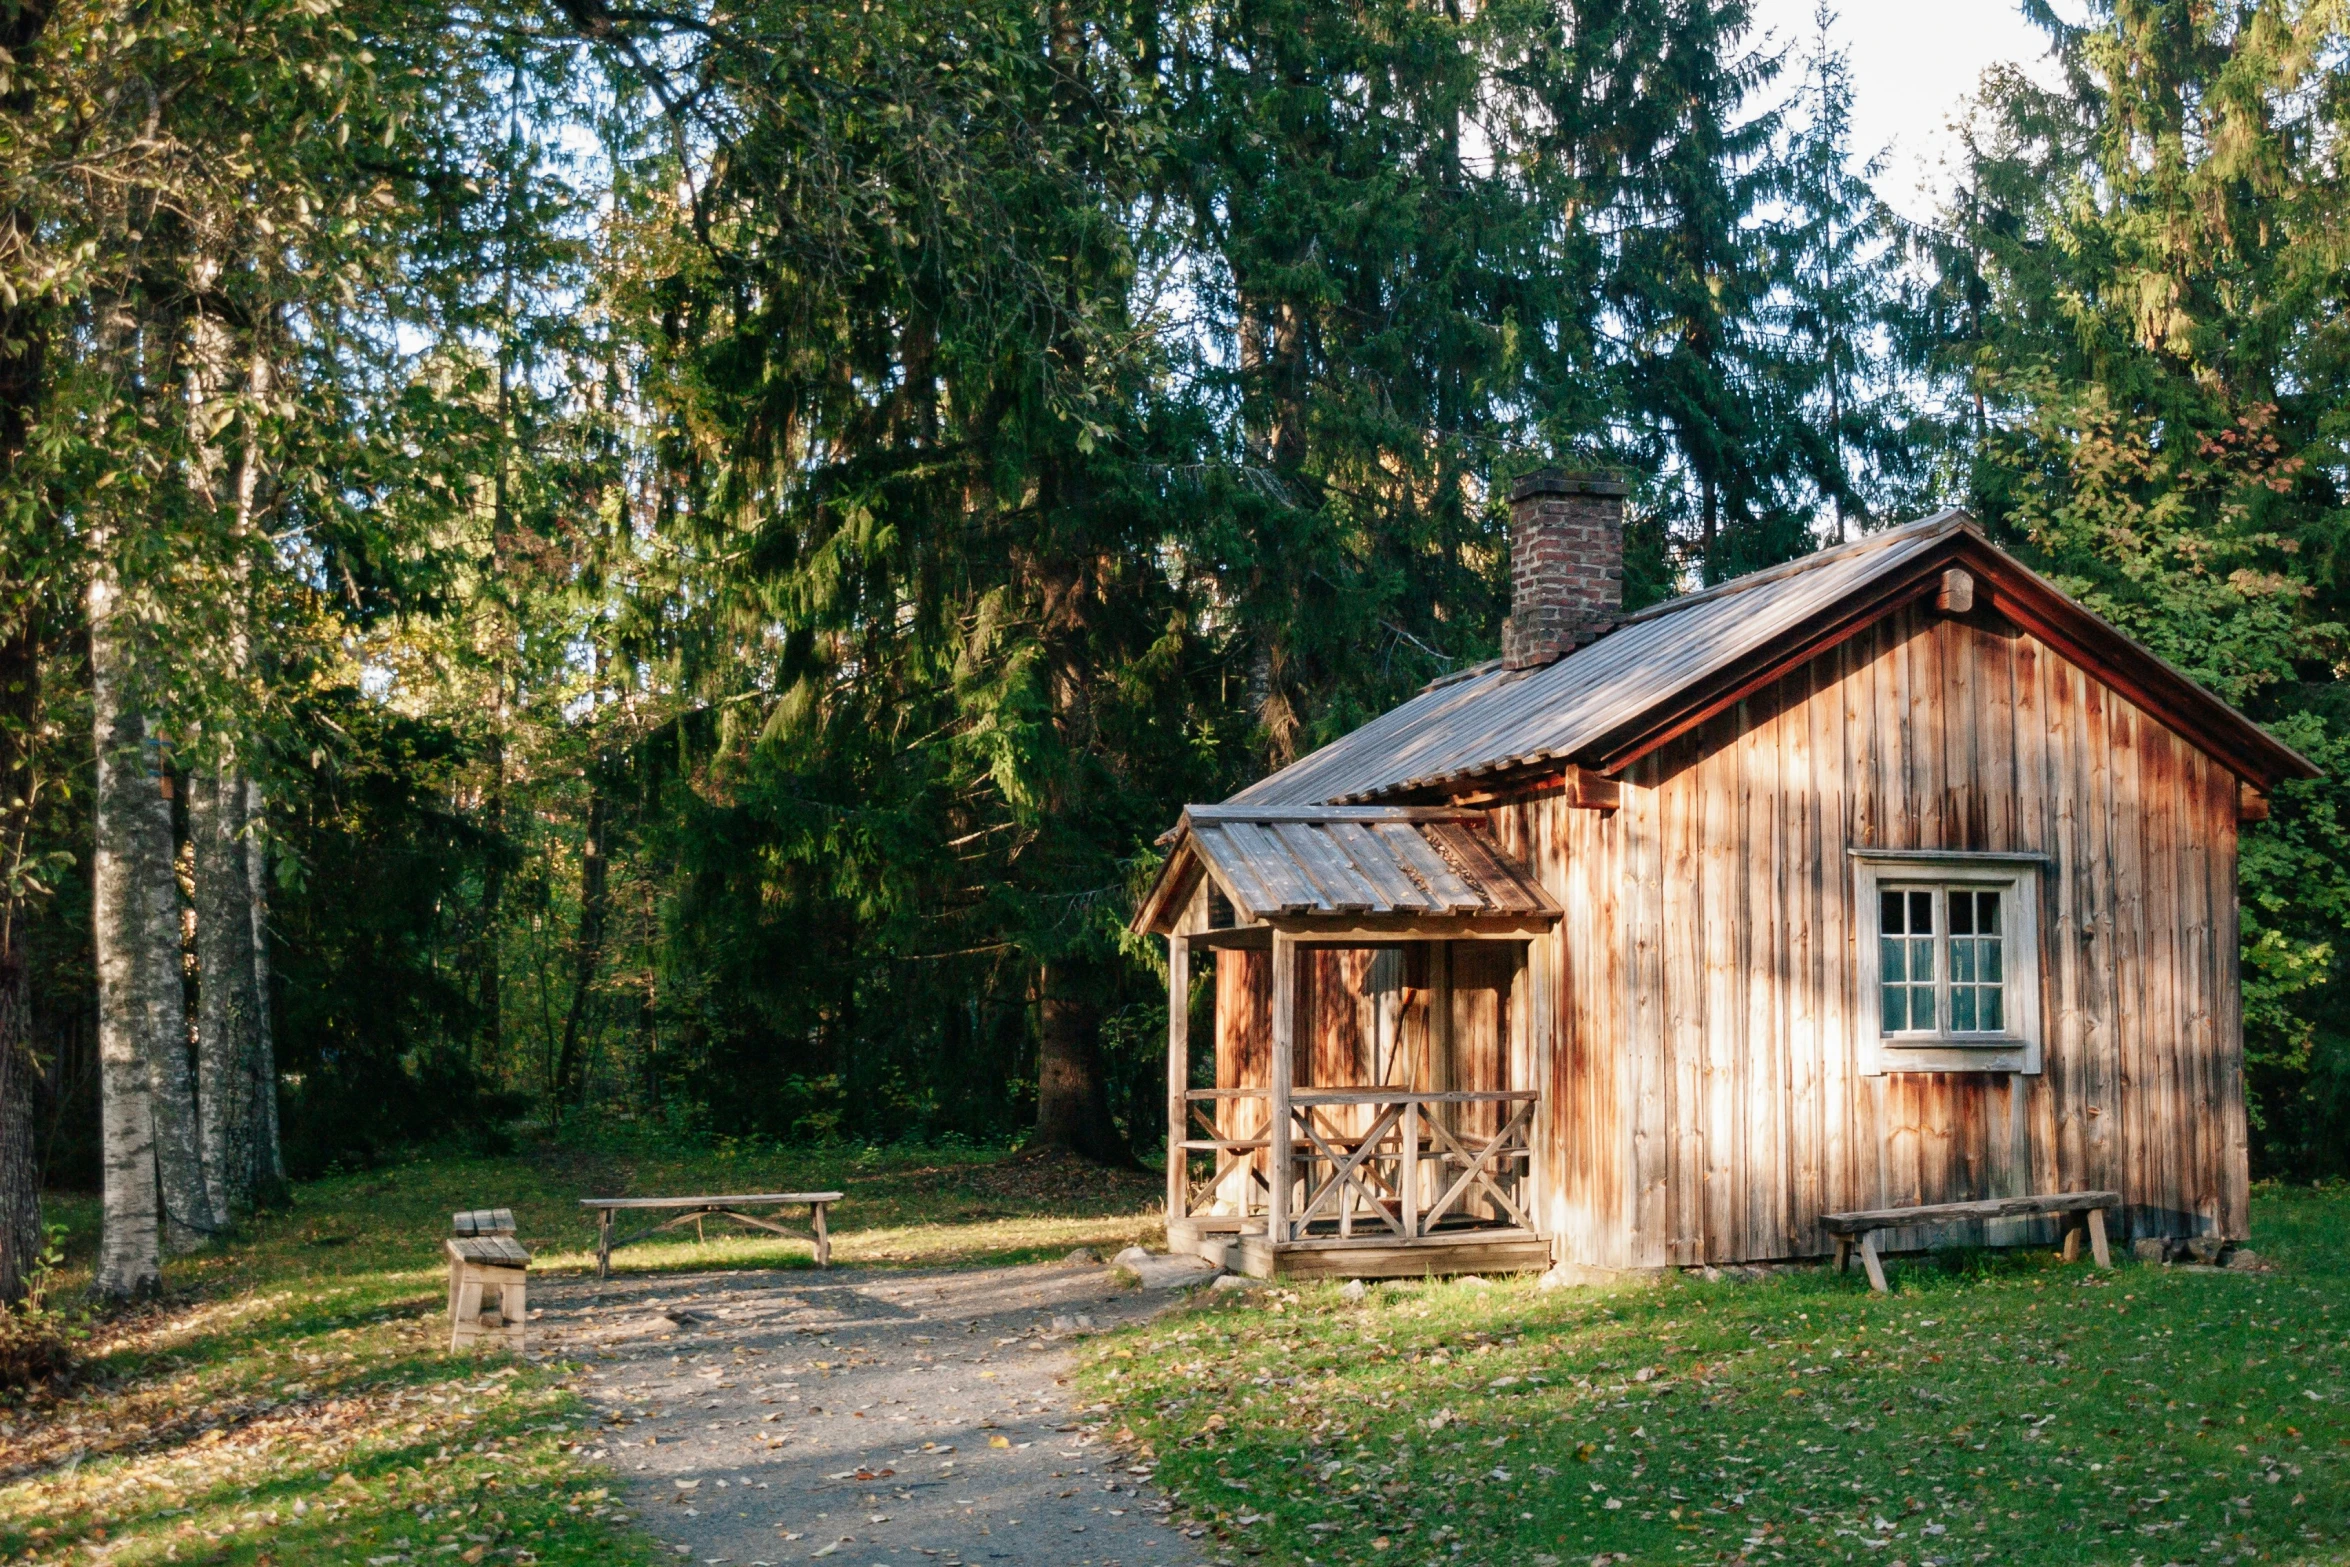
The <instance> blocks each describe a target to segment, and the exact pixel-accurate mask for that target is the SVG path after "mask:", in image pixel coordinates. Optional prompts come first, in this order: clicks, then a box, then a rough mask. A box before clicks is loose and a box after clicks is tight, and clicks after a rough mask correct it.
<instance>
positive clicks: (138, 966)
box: [89, 533, 179, 1300]
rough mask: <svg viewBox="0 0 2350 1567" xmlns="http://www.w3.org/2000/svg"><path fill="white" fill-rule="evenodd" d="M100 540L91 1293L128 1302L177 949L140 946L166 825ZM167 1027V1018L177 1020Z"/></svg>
mask: <svg viewBox="0 0 2350 1567" xmlns="http://www.w3.org/2000/svg"><path fill="white" fill-rule="evenodd" d="M107 543H108V541H107V539H106V538H105V536H104V535H103V534H102V533H101V534H100V535H99V536H98V537H96V538H94V539H93V540H92V548H93V553H94V554H95V556H96V558H97V565H96V567H95V569H94V570H93V571H92V573H91V578H90V590H89V616H90V707H91V717H92V728H93V730H94V732H95V734H94V738H95V740H96V744H97V752H98V779H97V806H98V821H97V835H96V849H97V852H96V856H95V861H94V864H93V876H92V883H93V888H92V910H91V923H92V926H93V930H92V936H93V939H94V945H95V946H96V949H97V961H98V1099H99V1131H100V1141H101V1144H102V1167H103V1184H104V1197H105V1227H104V1233H103V1236H102V1238H101V1240H100V1243H99V1249H98V1268H97V1274H96V1277H95V1278H94V1279H93V1280H92V1284H91V1287H92V1289H93V1290H94V1291H95V1292H96V1293H97V1294H99V1295H100V1296H102V1297H106V1298H109V1299H114V1300H127V1299H131V1298H133V1297H135V1296H140V1295H152V1294H154V1293H156V1292H158V1291H159V1290H161V1289H162V1287H163V1264H162V1233H161V1229H160V1221H161V1212H160V1204H159V1202H158V1195H159V1194H158V1192H157V1189H156V1177H155V1119H154V1102H153V1078H152V1075H151V1073H150V1070H149V1066H148V1063H149V1061H150V1059H151V1058H152V1056H153V1055H154V1053H155V1052H154V1051H153V1049H152V1048H151V1047H150V1044H149V1039H150V1036H151V1035H152V1033H153V1032H154V1028H155V1018H154V1015H153V1001H154V998H155V996H156V995H157V994H158V993H159V992H160V990H161V984H160V981H159V980H158V979H157V977H156V974H155V970H157V969H158V968H162V969H164V970H165V971H166V972H167V973H168V974H169V976H170V979H171V982H172V988H173V990H174V991H175V992H176V991H177V989H178V986H179V973H178V968H179V962H178V957H179V942H178V941H177V940H176V939H175V940H174V941H172V943H171V944H170V946H169V947H168V948H165V949H163V950H162V951H161V952H158V951H156V950H155V949H154V947H153V944H152V943H151V942H150V941H149V939H148V932H149V930H150V927H151V923H152V922H151V921H150V920H149V919H148V918H147V910H146V907H145V906H146V904H147V903H149V902H150V901H152V898H153V889H155V888H158V887H160V886H162V885H163V884H164V883H165V882H166V881H167V880H168V878H169V877H170V874H171V820H170V817H169V816H168V815H166V816H165V817H164V818H163V822H162V838H161V845H160V848H159V849H158V848H157V847H156V845H155V843H154V839H155V831H154V817H155V814H156V811H155V808H156V807H157V806H160V807H161V808H162V809H163V810H164V811H166V812H168V811H169V809H170V802H168V801H166V800H164V799H163V798H162V796H161V794H160V792H159V791H158V790H157V789H156V788H155V786H154V783H153V781H152V780H150V779H149V778H148V777H147V770H146V765H145V754H144V753H145V750H146V743H145V742H146V725H145V723H144V722H142V721H141V719H140V718H139V716H138V714H137V713H136V712H133V711H128V710H126V707H125V703H124V700H123V698H124V691H123V685H124V677H125V674H126V670H125V667H124V666H125V663H126V659H125V657H124V652H125V650H124V648H123V647H122V645H121V641H120V630H121V628H120V626H119V624H118V612H119V609H120V600H121V593H120V589H119V587H118V585H117V584H116V583H115V581H114V575H113V569H112V566H111V565H110V563H109V562H108V561H107V559H106V555H107ZM175 1021H176V1019H175Z"/></svg>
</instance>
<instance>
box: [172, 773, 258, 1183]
mask: <svg viewBox="0 0 2350 1567" xmlns="http://www.w3.org/2000/svg"><path fill="white" fill-rule="evenodd" d="M244 822H245V777H244V773H243V771H242V769H240V768H239V767H238V766H237V764H236V762H235V760H234V759H233V758H224V759H222V760H221V761H219V762H218V763H217V764H216V765H211V766H206V767H202V768H199V769H198V770H197V771H196V773H195V774H194V775H193V776H192V777H191V778H190V779H189V780H188V837H189V839H190V840H191V842H192V844H193V847H194V849H195V859H196V986H197V988H196V997H197V1005H196V1086H197V1097H196V1111H197V1126H198V1131H199V1134H200V1142H201V1147H202V1151H203V1158H204V1186H205V1190H206V1191H207V1192H209V1193H210V1194H211V1197H212V1222H213V1224H214V1225H215V1227H222V1228H225V1227H226V1226H227V1225H228V1223H229V1222H230V1220H231V1219H232V1218H233V1217H234V1216H235V1215H236V1214H237V1213H239V1212H241V1211H243V1210H244V1209H245V1208H246V1207H247V1206H249V1205H250V1204H251V1202H252V1199H253V1160H254V1149H253V1118H254V1110H255V1103H254V1101H255V1097H256V1096H255V1094H254V1081H253V1079H254V1059H255V1055H256V1053H257V1045H256V1040H255V1034H254V1021H253V1020H254V1014H255V1013H256V1012H257V1011H258V1010H259V1007H258V1002H257V999H256V997H255V995H254V989H253V986H254V978H255V974H254V967H253V914H252V907H251V904H252V896H253V893H252V880H251V877H250V876H249V875H248V874H247V872H246V869H245V852H246V840H245V832H244Z"/></svg>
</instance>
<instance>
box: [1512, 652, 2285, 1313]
mask: <svg viewBox="0 0 2350 1567" xmlns="http://www.w3.org/2000/svg"><path fill="white" fill-rule="evenodd" d="M1624 784H1625V787H1624V791H1623V806H1622V808H1621V809H1620V810H1618V811H1617V812H1615V813H1614V814H1612V815H1602V814H1600V813H1598V812H1595V811H1588V810H1574V809H1569V808H1567V807H1566V806H1565V805H1564V804H1563V803H1560V802H1559V800H1558V799H1557V797H1556V796H1550V797H1548V798H1544V797H1535V798H1532V799H1529V800H1526V801H1524V802H1522V803H1518V804H1513V805H1506V806H1503V807H1499V808H1497V809H1496V811H1495V813H1494V814H1495V827H1496V830H1497V833H1498V835H1499V836H1500V838H1501V840H1502V842H1503V843H1504V844H1505V845H1506V846H1508V847H1509V848H1510V849H1512V850H1513V852H1515V853H1517V854H1518V855H1520V856H1521V857H1522V858H1523V859H1524V860H1525V861H1526V862H1527V863H1528V864H1529V865H1530V866H1532V867H1533V868H1534V869H1535V871H1536V872H1537V874H1538V875H1539V876H1540V878H1541V880H1542V882H1543V884H1544V885H1545V886H1546V887H1547V888H1548V889H1549V890H1550V892H1551V893H1552V894H1553V896H1555V897H1556V898H1558V900H1559V901H1560V903H1561V904H1562V905H1563V907H1564V908H1565V910H1566V917H1565V919H1564V921H1563V922H1562V925H1561V929H1560V934H1559V935H1558V937H1557V938H1555V939H1554V940H1552V941H1547V942H1539V943H1536V944H1535V947H1534V952H1535V960H1536V961H1538V962H1543V963H1547V964H1550V965H1552V966H1553V967H1552V972H1551V975H1550V979H1551V984H1550V986H1549V987H1548V989H1549V991H1550V993H1551V994H1554V995H1556V996H1558V997H1559V998H1561V999H1560V1002H1559V1006H1558V1017H1557V1028H1556V1032H1555V1039H1554V1043H1553V1044H1552V1046H1551V1048H1550V1050H1549V1062H1548V1069H1547V1072H1546V1073H1545V1081H1544V1083H1543V1084H1542V1085H1541V1086H1542V1087H1543V1088H1544V1089H1545V1094H1546V1098H1547V1099H1548V1101H1549V1102H1548V1103H1547V1104H1546V1106H1545V1111H1544V1125H1543V1142H1542V1149H1541V1155H1540V1157H1541V1159H1542V1162H1543V1164H1542V1181H1543V1186H1542V1197H1541V1202H1542V1205H1543V1214H1542V1218H1543V1222H1544V1227H1545V1228H1546V1229H1547V1230H1550V1231H1552V1232H1554V1233H1555V1234H1556V1235H1557V1236H1558V1237H1559V1240H1560V1243H1561V1252H1562V1255H1564V1256H1566V1257H1569V1258H1572V1259H1575V1260H1579V1261H1586V1262H1591V1263H1596V1264H1600V1265H1605V1266H1619V1267H1621V1266H1657V1265H1664V1264H1685V1263H1695V1262H1703V1261H1714V1262H1720V1261H1732V1260H1746V1259H1759V1258H1770V1257H1783V1256H1790V1255H1800V1254H1808V1253H1817V1252H1819V1251H1822V1250H1824V1249H1825V1243H1824V1241H1823V1238H1822V1237H1821V1236H1820V1235H1819V1233H1818V1226H1817V1223H1816V1221H1817V1218H1818V1216H1819V1215H1820V1214H1821V1213H1825V1212H1833V1211H1837V1210H1840V1209H1849V1208H1873V1207H1881V1206H1890V1205H1894V1204H1906V1203H1931V1202H1951V1201H1958V1200H1962V1199H1967V1198H1979V1197H1987V1196H1994V1195H2008V1194H2011V1193H2018V1192H2025V1191H2056V1190H2066V1189H2077V1188H2091V1187H2111V1188H2114V1189H2116V1190H2119V1191H2120V1192H2121V1193H2122V1194H2123V1196H2124V1198H2125V1199H2126V1200H2127V1202H2128V1204H2129V1208H2128V1210H2127V1216H2126V1222H2127V1224H2128V1226H2129V1229H2130V1231H2131V1232H2134V1233H2138V1234H2148V1233H2195V1232H2197V1231H2199V1230H2200V1231H2218V1232H2222V1233H2226V1234H2229V1235H2239V1236H2240V1235H2242V1234H2244V1233H2245V1229H2246V1214H2245V1206H2246V1200H2247V1191H2246V1184H2247V1183H2246V1170H2245V1122H2244V1103H2243V1078H2242V1046H2241V1014H2240V1007H2239V998H2238V993H2237V951H2236V930H2237V919H2236V802H2237V785H2236V780H2235V778H2234V777H2233V776H2232V775H2231V774H2229V773H2228V772H2226V771H2225V770H2224V769H2222V768H2221V767H2220V766H2218V765H2217V764H2216V763H2215V762H2213V761H2212V760H2210V759H2209V758H2208V757H2206V756H2205V755H2203V754H2202V753H2201V752H2199V751H2197V750H2196V749H2194V748H2193V747H2191V746H2189V745H2188V744H2187V743H2186V742H2185V741H2183V740H2182V739H2180V738H2179V737H2178V736H2177V735H2176V734H2174V733H2173V732H2172V731H2171V730H2169V729H2167V728H2165V727H2164V726H2163V725H2162V724H2161V723H2160V722H2159V721H2158V720H2157V719H2156V718H2155V717H2153V716H2151V715H2149V714H2147V713H2144V712H2141V711H2140V710H2138V709H2137V708H2135V707H2133V706H2132V705H2131V704H2130V703H2129V702H2127V701H2125V700H2123V699H2122V698H2121V697H2120V696H2118V695H2117V694H2115V693H2114V692H2113V691H2111V690H2110V689H2108V688H2107V687H2105V686H2104V685H2102V684H2101V683H2099V682H2098V681H2097V680H2095V679H2093V678H2091V677H2090V676H2088V675H2086V674H2085V673H2084V672H2083V671H2082V670H2080V669H2079V668H2077V667H2076V666H2074V665H2073V664H2071V663H2070V662H2068V661H2067V660H2065V659H2063V658H2061V657H2059V656H2058V655H2057V654H2055V653H2054V652H2053V651H2051V650H2050V649H2048V648H2047V647H2045V646H2044V645H2042V644H2040V643H2038V642H2037V641H2036V640H2035V639H2033V638H2031V637H2030V636H2027V635H2024V634H2022V633H2020V632H2018V631H2016V630H2015V629H2014V628H2012V627H2009V626H2007V625H2006V624H2005V623H2003V622H2000V621H1997V620H1996V619H1994V618H1993V617H1991V616H1989V615H1978V616H1976V617H1973V618H1972V619H1969V620H1955V619H1948V618H1944V617H1942V616H1939V615H1937V614H1936V613H1935V612H1934V611H1933V610H1932V609H1931V608H1930V607H1921V608H1915V609H1910V610H1905V611H1902V612H1899V613H1897V614H1895V615H1894V616H1892V617H1890V618H1888V619H1887V620H1885V621H1883V622H1880V623H1879V624H1878V625H1877V626H1876V627H1875V628H1874V629H1873V630H1871V631H1869V632H1865V633H1863V634H1861V635H1860V636H1857V637H1855V638H1853V639H1852V640H1850V641H1848V642H1846V643H1844V644H1843V645H1842V646H1840V647H1839V648H1837V649H1836V650H1834V651H1832V652H1830V653H1828V654H1825V655H1823V656H1822V657H1821V658H1819V659H1817V660H1815V661H1814V662H1813V663H1812V664H1810V665H1809V666H1807V667H1806V668H1804V669H1802V670H1800V671H1798V672H1796V673H1794V674H1792V675H1790V676H1788V677H1786V678H1785V679H1783V680H1781V681H1780V682H1778V683H1777V684H1776V685H1774V686H1771V687H1768V688H1765V689H1764V690H1762V691H1760V692H1758V693H1756V694H1755V695H1754V696H1753V697H1752V698H1750V699H1748V700H1747V701H1745V702H1743V703H1741V704H1739V705H1738V706H1736V707H1734V708H1732V709H1730V710H1729V711H1727V712H1725V713H1723V714H1721V715H1720V716H1719V717H1717V718H1715V719H1714V720H1712V721H1711V722H1709V723H1707V724H1706V725H1704V726H1702V727H1701V728H1699V729H1697V730H1694V731H1692V732H1691V733H1690V734H1688V735H1686V736H1683V737H1682V738H1681V739H1679V740H1677V741H1675V742H1673V743H1672V744H1670V745H1668V746H1667V747H1665V748H1664V749H1662V750H1660V751H1658V752H1656V753H1655V754H1653V755H1651V756H1649V757H1647V758H1644V759H1643V760H1641V761H1640V762H1638V763H1636V764H1634V766H1633V767H1632V768H1631V769H1630V770H1629V771H1628V773H1627V776H1626V778H1625V780H1624ZM1852 847H1876V848H1892V849H1978V850H2004V851H2032V852H2038V853H2044V854H2047V855H2049V856H2051V857H2052V861H2053V863H2052V865H2051V866H2050V868H2049V869H2048V871H2047V872H2045V873H2044V874H2043V877H2042V885H2041V899H2042V909H2041V916H2040V926H2041V931H2042V966H2041V998H2042V1010H2043V1034H2044V1041H2045V1070H2044V1072H2043V1073H2041V1074H2040V1075H2038V1076H2035V1077H2018V1078H2012V1079H2011V1078H2009V1077H2007V1076H2004V1075H1996V1076H1994V1075H1979V1074H1927V1073H1916V1074H1899V1075H1888V1076H1882V1077H1866V1076H1863V1075H1862V1073H1861V1070H1860V1067H1861V1061H1862V1055H1861V1050H1860V1043H1861V1041H1860V1038H1859V1028H1860V1026H1861V1023H1860V1018H1859V1015H1858V1012H1857V1007H1858V1003H1859V997H1858V996H1857V994H1856V976H1855V969H1854V963H1855V949H1854V943H1855V940H1856V939H1857V938H1856V930H1855V910H1854V909H1853V907H1852V874H1851V868H1850V864H1849V861H1848V858H1847V853H1846V851H1847V849H1848V848H1852ZM1867 934H1868V933H1867V931H1866V930H1865V929H1863V930H1861V931H1859V932H1858V933H1857V935H1858V937H1865V936H1866V935H1867ZM2019 1090H2020V1091H2019Z"/></svg>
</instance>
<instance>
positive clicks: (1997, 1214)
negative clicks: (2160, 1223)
mask: <svg viewBox="0 0 2350 1567" xmlns="http://www.w3.org/2000/svg"><path fill="white" fill-rule="evenodd" d="M2121 1205H2122V1194H2121V1193H2120V1192H2048V1193H2045V1194H2043V1195H2041V1196H2038V1197H1992V1198H1989V1199H1986V1200H1985V1201H1982V1202H1941V1203H1926V1204H1922V1205H1920V1206H1918V1207H1914V1208H1863V1209H1860V1210H1858V1211H1856V1212H1853V1213H1827V1214H1822V1215H1821V1216H1820V1228H1822V1229H1824V1230H1826V1231H1827V1232H1828V1233H1829V1234H1830V1235H1832V1236H1834V1237H1835V1238H1836V1271H1837V1272H1838V1273H1842V1272H1843V1271H1844V1270H1845V1268H1846V1267H1847V1266H1849V1265H1850V1263H1851V1261H1852V1252H1853V1247H1854V1242H1855V1241H1857V1242H1858V1243H1859V1250H1860V1260H1861V1266H1862V1267H1864V1268H1866V1269H1867V1270H1868V1275H1869V1288H1870V1289H1873V1290H1875V1291H1876V1292H1877V1293H1878V1294H1880V1295H1882V1294H1885V1293H1886V1292H1887V1291H1888V1290H1889V1289H1890V1287H1891V1286H1889V1285H1888V1284H1886V1282H1885V1268H1884V1265H1883V1264H1882V1263H1880V1262H1879V1261H1878V1260H1877V1232H1878V1231H1880V1230H1902V1229H1907V1228H1909V1227H1910V1226H1911V1225H1913V1224H1959V1223H1965V1222H1969V1221H1980V1220H1985V1219H2022V1218H2036V1217H2040V1216H2042V1215H2047V1214H2065V1215H2068V1216H2069V1217H2068V1219H2067V1222H2066V1224H2065V1234H2064V1260H2065V1261H2067V1262H2073V1261H2076V1260H2078V1258H2079V1257H2080V1255H2081V1235H2082V1231H2083V1229H2084V1228H2085V1229H2086V1230H2087V1232H2088V1237H2089V1246H2090V1253H2091V1255H2092V1256H2094V1257H2095V1258H2096V1259H2097V1266H2099V1267H2100V1268H2110V1267H2112V1266H2113V1256H2112V1254H2111V1253H2110V1252H2109V1251H2107V1249H2106V1244H2105V1214H2106V1210H2107V1209H2109V1208H2112V1209H2118V1208H2119V1207H2121ZM2084 1220H2085V1221H2086V1222H2085V1224H2084Z"/></svg>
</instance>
